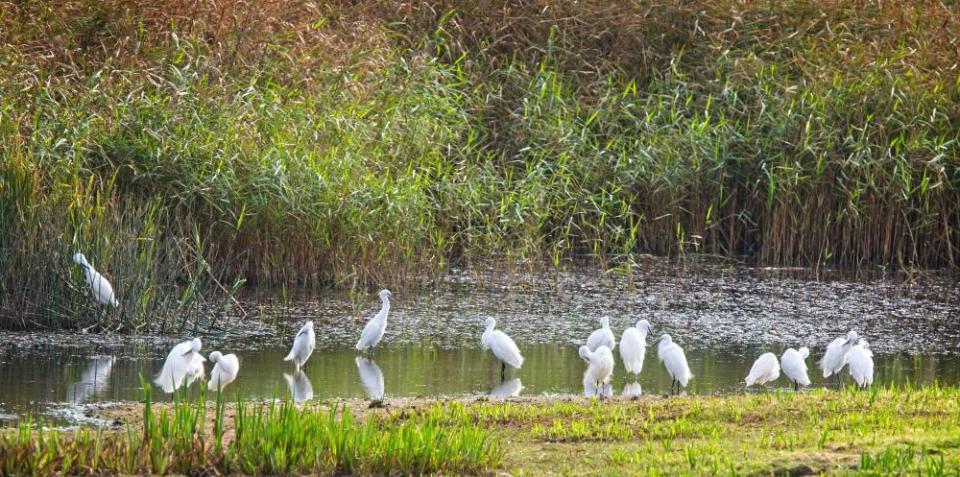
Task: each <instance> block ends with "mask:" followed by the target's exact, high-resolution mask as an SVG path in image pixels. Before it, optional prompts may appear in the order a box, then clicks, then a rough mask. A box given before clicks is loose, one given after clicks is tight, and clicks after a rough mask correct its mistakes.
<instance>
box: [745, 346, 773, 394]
mask: <svg viewBox="0 0 960 477" xmlns="http://www.w3.org/2000/svg"><path fill="white" fill-rule="evenodd" d="M779 377H780V362H779V361H777V355H775V354H773V353H763V354H761V355H760V357H759V358H757V360H756V361H754V362H753V366H752V367H751V368H750V374H748V375H747V379H745V380H744V382H745V383H746V385H747V386H753V385H754V384H759V385H761V386H763V385H764V384H767V383H771V382H773V381H776V380H777V378H779Z"/></svg>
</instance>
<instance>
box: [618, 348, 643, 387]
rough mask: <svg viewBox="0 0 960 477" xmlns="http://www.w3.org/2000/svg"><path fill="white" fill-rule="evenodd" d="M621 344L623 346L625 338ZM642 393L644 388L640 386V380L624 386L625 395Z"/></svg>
mask: <svg viewBox="0 0 960 477" xmlns="http://www.w3.org/2000/svg"><path fill="white" fill-rule="evenodd" d="M620 346H623V340H621V341H620ZM641 394H643V388H641V387H640V383H638V382H632V383H627V384H625V385H624V386H623V395H624V396H626V397H640V395H641Z"/></svg>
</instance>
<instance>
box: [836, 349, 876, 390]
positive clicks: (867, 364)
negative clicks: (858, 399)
mask: <svg viewBox="0 0 960 477" xmlns="http://www.w3.org/2000/svg"><path fill="white" fill-rule="evenodd" d="M843 360H844V361H845V362H846V363H847V364H848V367H847V370H848V371H850V376H851V377H853V380H854V381H856V382H857V386H858V387H861V388H863V387H867V386H869V385H871V384H873V352H872V351H870V347H869V345H868V344H867V340H864V339H861V340H860V341H858V342H857V344H856V345H854V346H853V347H852V348H850V351H847V354H846V355H844V357H843Z"/></svg>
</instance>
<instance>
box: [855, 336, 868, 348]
mask: <svg viewBox="0 0 960 477" xmlns="http://www.w3.org/2000/svg"><path fill="white" fill-rule="evenodd" d="M857 346H860V347H862V348H866V349H870V344H869V343H867V340H865V339H863V338H860V340H859V341H857Z"/></svg>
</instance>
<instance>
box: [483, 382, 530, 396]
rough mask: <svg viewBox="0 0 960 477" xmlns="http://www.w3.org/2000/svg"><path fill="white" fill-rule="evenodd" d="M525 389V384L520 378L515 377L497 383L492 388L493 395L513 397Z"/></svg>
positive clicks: (491, 394)
mask: <svg viewBox="0 0 960 477" xmlns="http://www.w3.org/2000/svg"><path fill="white" fill-rule="evenodd" d="M522 390H523V384H522V383H520V378H513V379H509V380H507V381H504V382H502V383H500V384H498V385H496V386H495V387H494V388H493V389H491V390H490V394H489V395H490V396H491V397H513V396H519V395H520V391H522Z"/></svg>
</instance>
